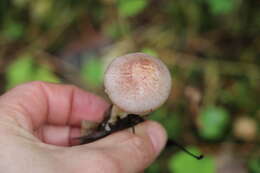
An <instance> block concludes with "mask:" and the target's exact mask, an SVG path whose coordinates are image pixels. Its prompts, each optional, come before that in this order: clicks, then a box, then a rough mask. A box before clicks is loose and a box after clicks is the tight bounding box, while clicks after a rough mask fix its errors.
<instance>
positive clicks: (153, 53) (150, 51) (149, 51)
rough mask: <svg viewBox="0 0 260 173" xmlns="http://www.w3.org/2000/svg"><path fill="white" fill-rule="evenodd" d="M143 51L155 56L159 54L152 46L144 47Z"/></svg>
mask: <svg viewBox="0 0 260 173" xmlns="http://www.w3.org/2000/svg"><path fill="white" fill-rule="evenodd" d="M141 52H143V53H146V54H148V55H151V56H155V57H156V56H157V53H156V51H155V50H153V49H150V48H144V49H143V50H142V51H141Z"/></svg>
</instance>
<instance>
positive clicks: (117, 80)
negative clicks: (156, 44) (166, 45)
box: [104, 53, 171, 115]
mask: <svg viewBox="0 0 260 173" xmlns="http://www.w3.org/2000/svg"><path fill="white" fill-rule="evenodd" d="M104 85H105V91H106V93H107V94H108V96H109V98H110V99H111V101H112V102H113V103H114V104H115V105H116V106H117V107H119V108H120V109H122V110H123V111H125V112H127V113H132V114H139V115H144V114H147V113H149V112H151V111H153V110H155V109H156V108H158V107H159V106H161V105H162V104H163V103H164V102H165V101H166V99H167V98H168V96H169V93H170V90H171V75H170V72H169V70H168V68H167V67H166V65H165V64H164V63H163V62H162V61H160V60H159V59H157V58H155V57H152V56H150V55H147V54H144V53H131V54H127V55H124V56H120V57H117V58H116V59H114V60H113V61H112V63H111V64H110V65H109V66H108V68H107V70H106V72H105V77H104Z"/></svg>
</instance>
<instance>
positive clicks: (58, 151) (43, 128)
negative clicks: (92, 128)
mask: <svg viewBox="0 0 260 173" xmlns="http://www.w3.org/2000/svg"><path fill="white" fill-rule="evenodd" d="M107 108H108V104H107V102H105V101H104V100H103V99H101V98H100V97H98V96H95V95H94V94H91V93H88V92H86V91H83V90H81V89H79V88H77V87H75V86H71V85H58V84H51V83H45V82H32V83H27V84H23V85H20V86H18V87H15V88H14V89H11V90H10V91H8V92H7V93H5V94H4V95H2V96H1V97H0V147H1V149H0V172H4V173H17V172H19V173H36V172H37V173H59V172H62V173H139V172H142V171H143V170H144V169H145V168H147V167H148V166H149V165H150V164H151V163H152V162H153V161H154V160H155V159H156V157H157V156H158V155H159V153H160V152H161V150H162V149H163V147H164V146H165V142H166V133H165V130H164V129H163V128H162V127H161V126H160V125H159V124H158V123H156V122H153V121H147V122H145V123H142V124H140V125H138V126H136V129H135V134H133V133H132V132H131V131H130V130H125V131H121V132H118V133H115V134H112V135H110V136H108V137H106V138H104V139H101V140H98V141H96V142H94V143H90V144H85V145H77V142H76V141H75V140H74V138H75V137H78V136H79V135H80V122H81V121H82V120H90V121H97V122H99V121H101V120H102V118H103V117H102V116H103V113H104V111H105V110H106V109H107Z"/></svg>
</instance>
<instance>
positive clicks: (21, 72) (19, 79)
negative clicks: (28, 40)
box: [6, 55, 59, 89]
mask: <svg viewBox="0 0 260 173" xmlns="http://www.w3.org/2000/svg"><path fill="white" fill-rule="evenodd" d="M6 79H7V89H8V88H12V87H14V86H16V85H18V84H21V83H25V82H30V81H34V80H41V81H46V82H55V83H57V82H59V79H58V77H57V76H55V74H53V72H52V71H51V70H50V69H49V68H48V67H47V66H44V65H38V64H37V63H36V62H35V61H34V59H33V57H31V56H30V55H25V56H23V57H21V58H18V59H17V60H15V61H14V62H13V63H12V64H11V65H10V66H9V67H8V68H7V71H6Z"/></svg>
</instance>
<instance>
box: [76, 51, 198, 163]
mask: <svg viewBox="0 0 260 173" xmlns="http://www.w3.org/2000/svg"><path fill="white" fill-rule="evenodd" d="M171 83H172V81H171V75H170V72H169V70H168V68H167V67H166V66H165V64H164V63H163V62H162V61H160V60H159V59H157V58H155V57H152V56H150V55H147V54H144V53H131V54H127V55H124V56H120V57H118V58H115V59H114V60H113V61H112V63H111V64H110V65H109V66H108V68H107V70H106V72H105V78H104V85H105V92H106V93H107V95H108V97H109V98H110V100H111V101H112V103H113V105H112V107H110V109H109V110H108V111H107V113H106V117H105V119H104V120H103V121H102V123H101V124H100V125H98V126H97V127H96V128H93V127H95V125H94V126H93V124H92V125H90V124H89V123H85V126H86V128H87V130H85V131H91V133H88V135H86V136H82V137H81V138H80V139H81V143H82V144H83V143H89V142H93V141H95V140H98V139H101V138H103V137H105V136H107V135H109V134H111V133H113V132H116V131H119V130H123V129H126V128H129V127H133V126H134V125H136V124H138V123H141V122H143V121H144V117H145V116H146V115H147V114H149V113H150V112H151V111H153V110H155V109H157V108H158V107H160V106H161V105H162V104H163V103H164V102H165V101H166V99H167V98H168V96H169V94H170V91H171ZM95 129H96V130H95ZM167 144H168V145H175V146H177V147H179V148H180V149H181V150H183V151H184V152H186V153H188V154H189V155H191V156H193V157H195V158H197V159H202V158H203V155H199V156H196V155H194V154H193V153H191V152H189V151H188V150H186V149H185V148H184V147H183V146H182V145H180V144H178V143H177V142H175V141H174V140H168V142H167Z"/></svg>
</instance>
